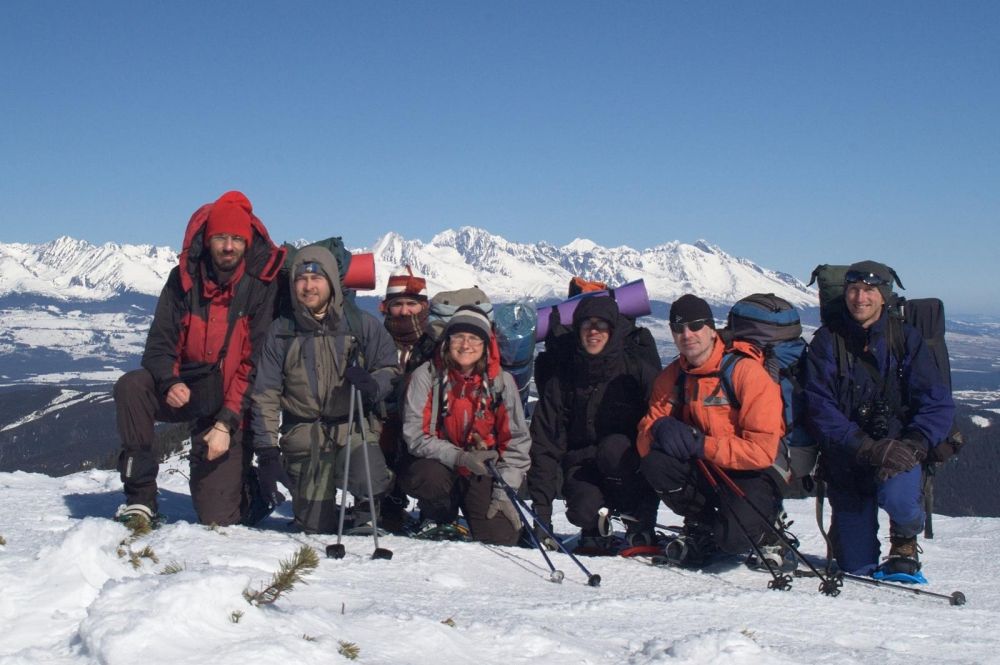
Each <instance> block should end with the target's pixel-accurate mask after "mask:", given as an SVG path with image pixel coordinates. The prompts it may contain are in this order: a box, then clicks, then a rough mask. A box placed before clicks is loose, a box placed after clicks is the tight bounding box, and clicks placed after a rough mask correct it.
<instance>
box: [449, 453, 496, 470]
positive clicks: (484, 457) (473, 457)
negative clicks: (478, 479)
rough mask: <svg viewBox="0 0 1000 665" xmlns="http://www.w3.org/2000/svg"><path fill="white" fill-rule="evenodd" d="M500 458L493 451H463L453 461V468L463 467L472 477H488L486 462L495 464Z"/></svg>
mask: <svg viewBox="0 0 1000 665" xmlns="http://www.w3.org/2000/svg"><path fill="white" fill-rule="evenodd" d="M499 458H500V455H499V453H497V451H495V450H463V451H462V452H460V453H459V454H458V459H456V460H455V467H456V468H458V467H465V468H466V469H468V470H469V473H471V474H472V475H474V476H486V475H489V473H490V470H489V469H487V468H486V463H487V462H496V461H497V460H498V459H499Z"/></svg>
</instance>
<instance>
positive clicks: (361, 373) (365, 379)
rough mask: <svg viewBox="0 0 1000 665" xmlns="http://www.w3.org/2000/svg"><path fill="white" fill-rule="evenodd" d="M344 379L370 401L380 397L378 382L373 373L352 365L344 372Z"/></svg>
mask: <svg viewBox="0 0 1000 665" xmlns="http://www.w3.org/2000/svg"><path fill="white" fill-rule="evenodd" d="M344 378H345V379H347V382H348V383H350V384H351V385H352V386H354V387H355V388H357V389H358V390H360V391H361V395H362V396H364V397H365V399H368V400H374V399H375V398H376V397H378V381H376V380H375V377H374V376H372V375H371V372H369V371H368V370H366V369H365V368H364V367H360V366H359V365H351V366H350V367H348V368H347V371H346V372H344Z"/></svg>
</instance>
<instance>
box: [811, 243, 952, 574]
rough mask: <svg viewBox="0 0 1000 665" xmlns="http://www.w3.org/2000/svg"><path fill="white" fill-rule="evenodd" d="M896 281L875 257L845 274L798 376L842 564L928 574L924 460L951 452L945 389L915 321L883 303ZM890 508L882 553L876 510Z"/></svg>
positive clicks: (857, 570)
mask: <svg viewBox="0 0 1000 665" xmlns="http://www.w3.org/2000/svg"><path fill="white" fill-rule="evenodd" d="M894 282H895V283H896V284H899V285H900V286H902V284H900V283H899V278H898V277H897V276H896V273H895V271H894V270H893V269H892V268H890V267H889V266H887V265H885V264H883V263H879V262H877V261H871V260H868V261H859V262H858V263H854V264H852V265H851V266H849V267H848V270H847V272H846V274H845V277H844V299H843V312H842V315H841V316H840V317H839V318H838V317H835V320H832V321H830V322H829V324H828V325H824V326H822V327H820V329H819V330H817V331H816V334H815V335H813V339H812V342H810V344H809V351H808V353H807V355H806V358H807V362H806V367H805V376H804V378H803V390H804V392H805V397H806V416H807V425H808V426H809V429H810V431H811V433H812V434H813V436H814V437H815V438H816V440H817V442H818V443H819V446H820V451H821V453H822V456H823V462H822V468H823V469H824V479H825V480H826V484H827V495H828V496H829V498H830V505H831V507H832V509H833V521H832V524H831V527H830V535H831V536H832V541H833V555H834V557H835V558H836V560H837V564H838V565H839V566H840V568H841V569H843V570H846V571H848V572H850V573H854V574H856V575H873V576H875V577H876V578H879V579H890V580H896V581H902V582H921V581H924V577H923V573H922V572H921V562H920V557H919V553H920V548H919V546H918V545H917V534H918V533H920V531H921V530H923V528H924V519H925V517H926V515H925V513H924V506H923V464H922V463H923V462H924V461H925V460H927V461H936V462H937V461H945V460H947V459H948V457H950V455H951V452H952V449H951V448H950V444H947V443H943V442H945V440H946V438H947V437H948V434H949V431H950V429H951V426H952V421H953V419H954V414H955V404H954V402H953V401H952V397H951V392H950V390H949V388H948V386H947V385H946V384H945V382H944V379H943V377H942V375H941V372H940V371H939V370H938V368H937V365H936V363H935V361H934V357H933V354H932V353H931V351H930V349H929V348H928V347H927V345H926V344H925V343H924V341H923V339H922V336H921V334H920V332H919V331H918V330H916V329H915V328H913V327H912V326H910V325H908V324H906V323H903V322H902V321H900V320H899V319H898V318H897V317H896V316H895V315H893V314H891V313H890V311H889V305H891V304H892V302H893V299H894V294H893V292H892V286H893V283H894ZM880 508H881V509H883V510H885V512H886V513H888V515H889V543H890V547H889V552H888V556H887V557H886V558H885V559H884V560H883V561H881V562H880V561H879V555H880V550H881V548H880V546H879V540H878V511H879V509H880Z"/></svg>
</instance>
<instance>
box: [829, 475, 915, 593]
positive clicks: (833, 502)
mask: <svg viewBox="0 0 1000 665" xmlns="http://www.w3.org/2000/svg"><path fill="white" fill-rule="evenodd" d="M854 471H855V473H865V474H867V473H871V474H873V475H874V473H875V471H874V469H872V470H871V471H869V469H867V468H866V469H861V468H859V467H855V468H854ZM865 485H868V486H869V487H871V488H872V489H874V491H873V492H872V491H866V489H867V488H866V487H865ZM827 493H828V496H829V498H830V506H831V507H832V508H833V522H832V524H831V525H830V536H831V538H832V539H833V554H834V557H835V558H836V559H837V563H838V564H839V565H840V568H841V569H842V570H846V571H847V572H849V573H854V574H855V575H870V574H871V573H872V572H874V570H875V568H876V566H878V563H879V554H880V548H879V541H878V509H879V508H881V509H883V510H884V511H886V512H887V513H888V514H889V528H890V530H891V533H892V535H894V536H903V537H905V538H909V537H911V536H915V535H917V534H918V533H920V531H921V530H922V529H923V528H924V517H925V515H924V497H923V471H922V469H921V467H920V466H919V465H918V466H916V467H914V468H912V469H910V470H909V471H907V472H905V473H900V474H897V475H895V476H893V477H892V478H889V479H888V480H886V481H884V482H878V481H877V479H875V480H872V482H871V483H870V484H869V483H864V482H856V483H849V484H847V485H846V486H845V485H842V484H839V483H837V482H836V481H835V480H834V479H831V480H830V482H829V483H828V486H827Z"/></svg>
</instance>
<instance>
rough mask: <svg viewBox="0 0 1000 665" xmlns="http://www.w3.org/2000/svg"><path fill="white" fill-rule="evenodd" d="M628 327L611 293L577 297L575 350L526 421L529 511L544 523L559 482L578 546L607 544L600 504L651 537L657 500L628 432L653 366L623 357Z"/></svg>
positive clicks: (645, 539) (638, 538)
mask: <svg viewBox="0 0 1000 665" xmlns="http://www.w3.org/2000/svg"><path fill="white" fill-rule="evenodd" d="M630 328H631V323H630V322H629V321H628V320H627V319H626V318H625V317H623V316H621V315H620V314H619V312H618V305H617V304H616V303H615V300H614V299H613V298H611V297H607V296H592V297H589V298H586V299H584V300H583V301H582V302H581V303H580V304H579V305H578V306H577V308H576V310H575V311H574V313H573V337H574V340H575V351H574V352H573V354H572V356H571V358H570V359H569V362H568V364H564V365H563V366H562V367H560V368H559V370H558V371H557V372H556V374H555V375H554V376H553V377H552V378H551V379H550V380H549V381H548V383H546V385H545V388H544V392H543V394H542V395H541V397H540V399H539V403H538V405H537V406H536V407H535V412H534V416H533V418H532V422H531V438H532V446H531V468H530V470H529V471H528V488H529V492H530V495H531V499H532V503H533V506H534V511H535V513H536V514H537V515H538V517H539V519H541V520H542V521H544V522H545V523H546V526H547V527H549V528H550V530H551V517H552V502H553V500H554V499H555V498H556V496H558V495H559V493H560V489H561V493H562V496H563V497H564V498H565V499H566V506H567V507H566V517H567V518H568V519H569V521H570V522H571V523H573V524H575V525H576V526H578V527H580V528H581V529H582V537H581V542H580V547H581V548H598V549H605V548H606V547H607V546H608V545H609V543H608V541H607V539H606V538H603V537H602V536H600V534H599V532H598V511H599V510H600V508H602V507H607V508H609V509H613V510H618V511H620V512H623V513H630V514H632V515H633V516H634V517H637V518H639V521H638V522H630V523H628V524H627V527H628V529H629V534H628V535H629V540H630V541H632V542H633V543H634V544H649V543H651V542H652V540H653V527H654V524H655V521H656V510H657V503H658V500H657V497H656V495H655V494H654V493H653V491H652V489H651V488H650V487H649V485H648V484H647V483H646V481H645V479H643V478H642V476H641V475H640V474H639V454H638V452H637V451H636V447H635V440H636V432H637V431H636V426H637V425H638V423H639V421H640V420H641V419H642V417H643V415H645V413H646V405H647V402H648V399H649V394H650V391H651V389H652V384H653V380H654V379H655V376H656V368H655V367H652V366H651V365H650V364H648V363H627V362H626V358H625V349H624V339H625V336H626V335H627V334H628V333H629V330H630ZM560 477H561V478H562V486H561V488H560Z"/></svg>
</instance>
